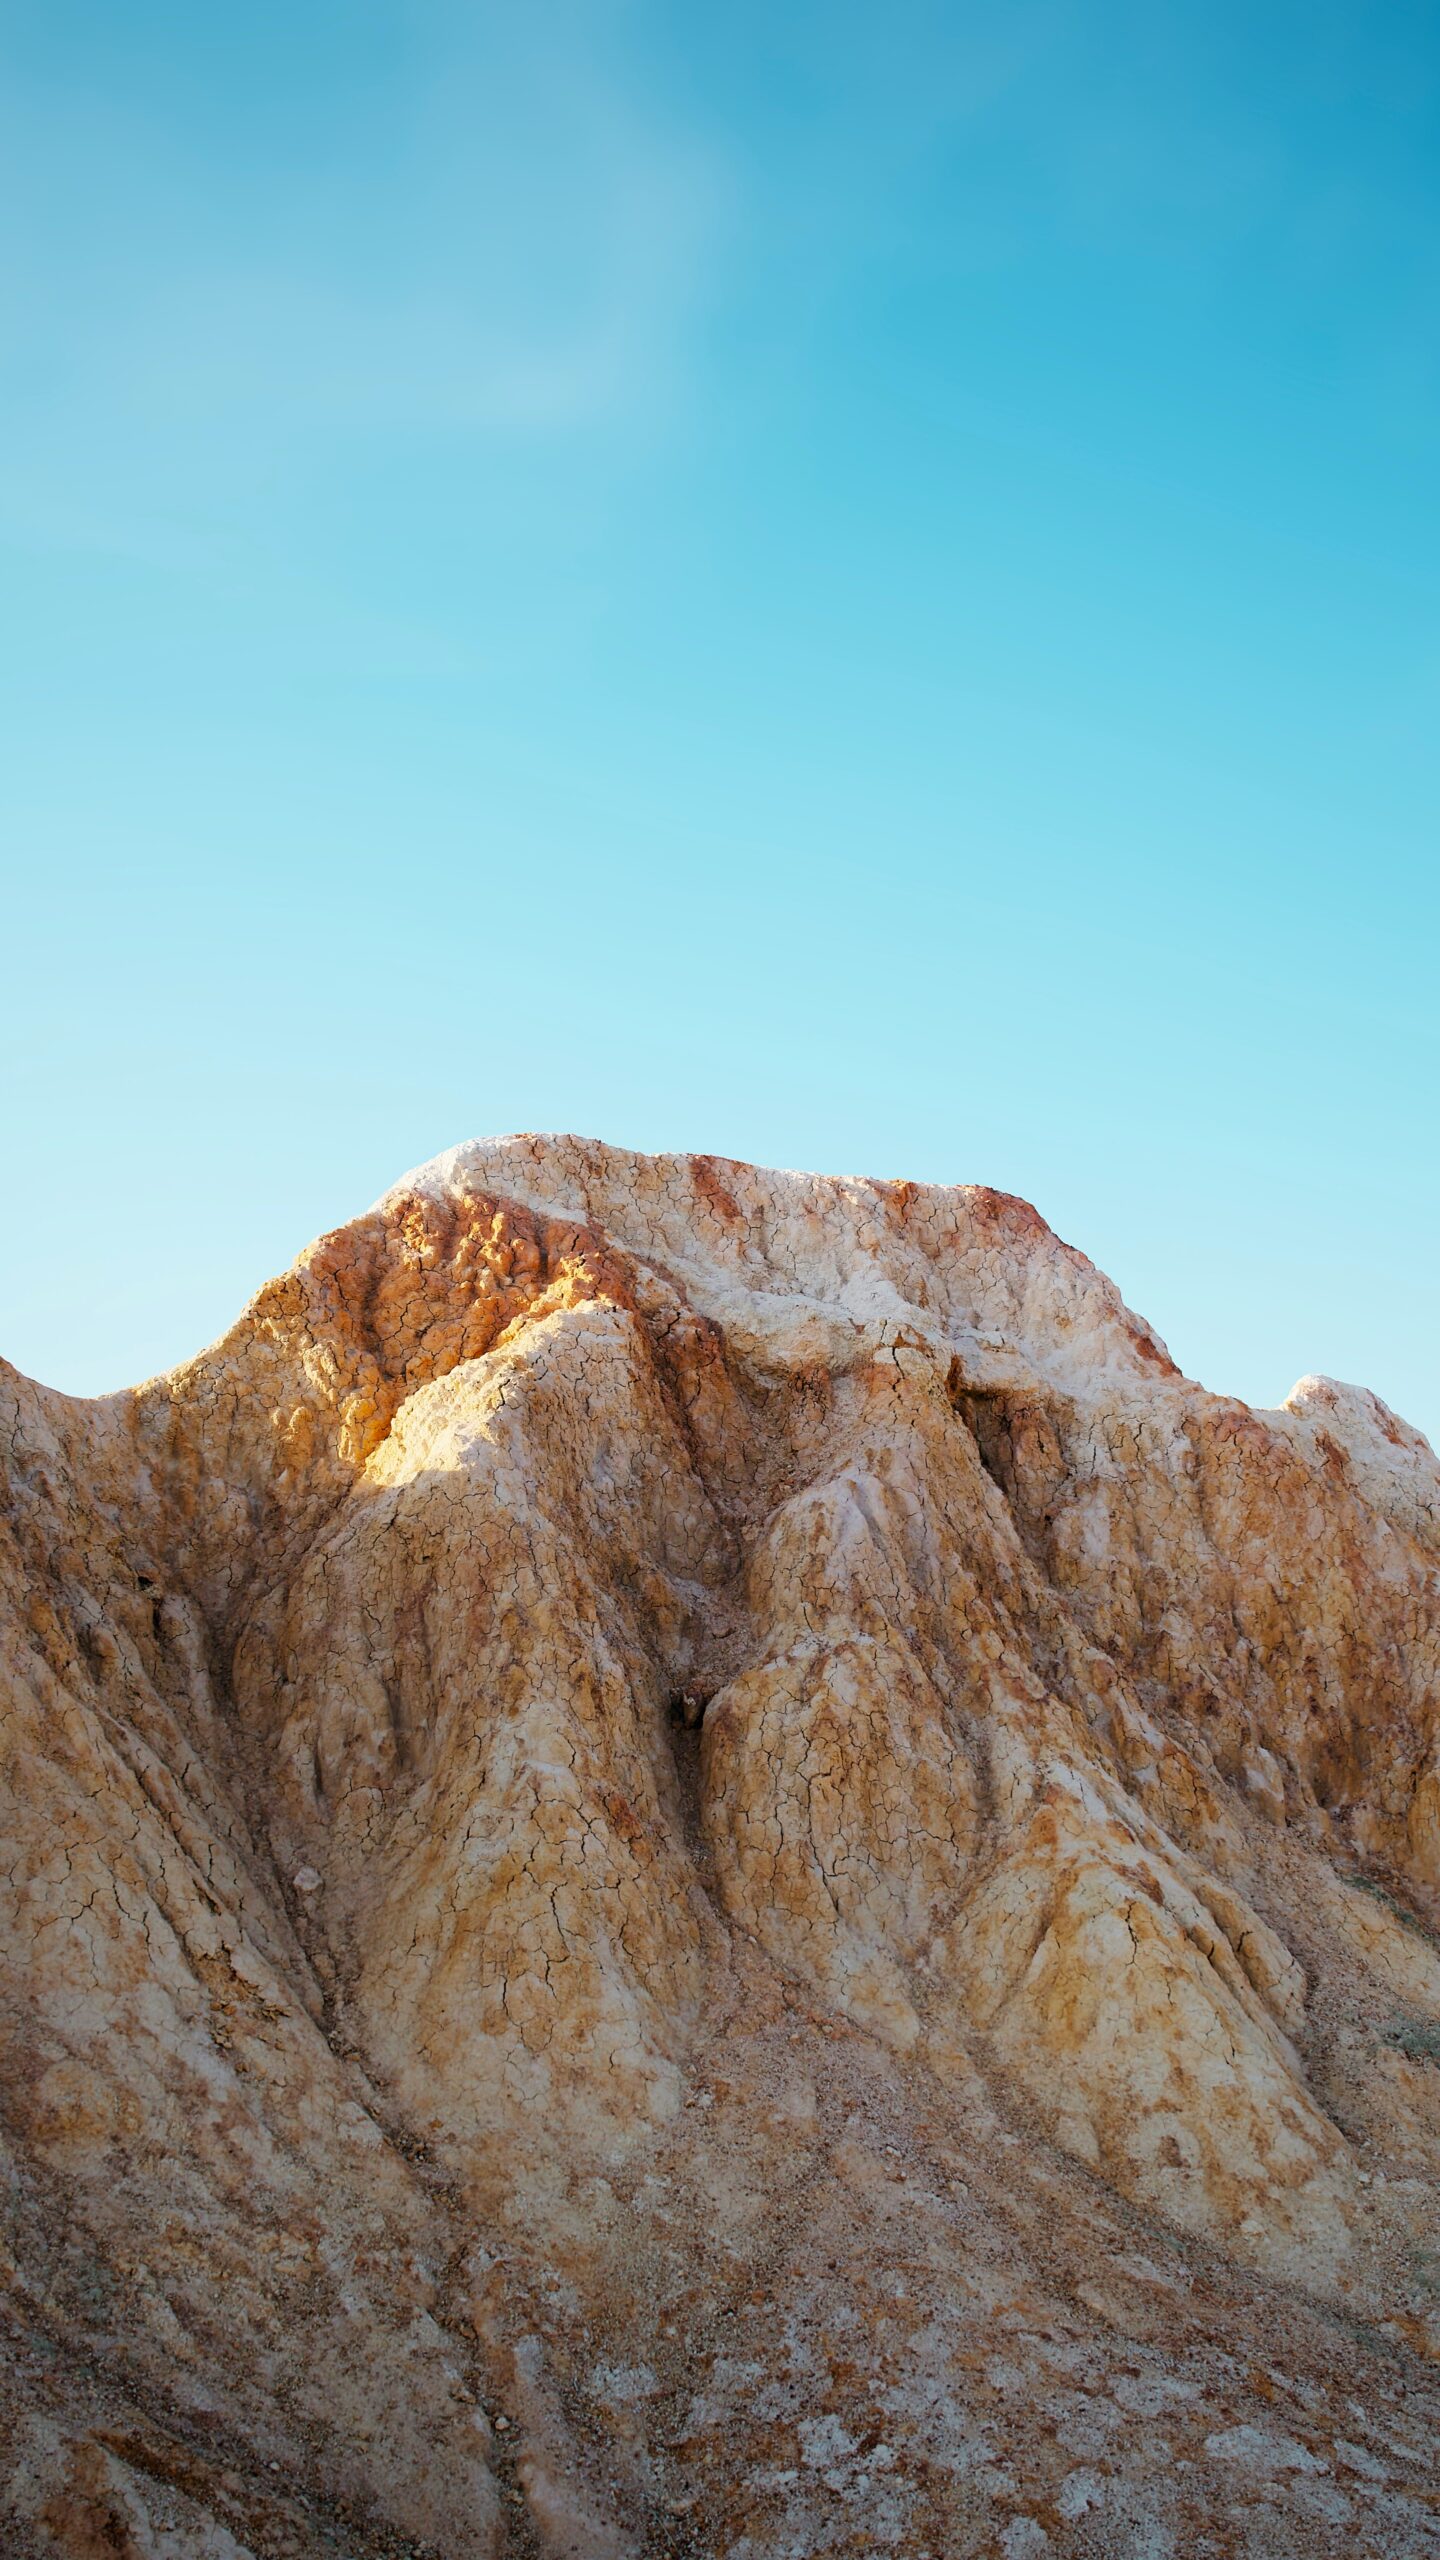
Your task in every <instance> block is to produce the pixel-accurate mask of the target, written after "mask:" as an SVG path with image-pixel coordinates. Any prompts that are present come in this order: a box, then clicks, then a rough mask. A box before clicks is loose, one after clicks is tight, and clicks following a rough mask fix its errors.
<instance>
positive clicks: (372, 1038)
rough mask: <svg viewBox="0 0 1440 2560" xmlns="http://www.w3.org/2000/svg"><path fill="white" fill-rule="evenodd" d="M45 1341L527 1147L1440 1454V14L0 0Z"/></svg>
mask: <svg viewBox="0 0 1440 2560" xmlns="http://www.w3.org/2000/svg"><path fill="white" fill-rule="evenodd" d="M0 219H3V230H4V239H5V244H6V248H5V257H4V261H3V264H0V390H3V428H0V544H3V559H0V584H3V599H4V601H3V621H4V636H3V667H0V679H3V683H0V695H3V706H4V707H3V724H4V739H3V753H0V824H3V831H4V833H3V841H4V846H5V849H6V870H7V876H8V886H7V888H6V892H5V898H4V905H3V910H0V912H3V917H4V948H5V955H6V964H7V965H6V969H5V1006H4V1014H3V1031H0V1038H3V1076H4V1089H5V1103H4V1110H3V1113H0V1146H3V1164H0V1177H3V1187H0V1198H3V1200H4V1204H5V1208H4V1223H3V1234H0V1349H3V1351H4V1352H5V1353H6V1354H7V1355H8V1356H9V1357H10V1358H11V1359H12V1360H14V1361H16V1362H17V1363H18V1364H19V1365H20V1366H22V1367H23V1368H25V1369H27V1370H28V1371H30V1372H32V1373H33V1374H35V1375H38V1376H39V1377H41V1378H43V1379H45V1380H47V1381H49V1382H50V1383H52V1384H55V1385H58V1386H62V1387H66V1388H69V1389H72V1390H75V1391H83V1392H91V1391H96V1390H100V1389H106V1388H110V1387H114V1386H118V1385H120V1384H122V1383H125V1382H127V1381H129V1380H132V1379H134V1378H137V1377H139V1376H141V1375H143V1374H145V1373H146V1372H148V1371H151V1370H154V1369H156V1368H158V1367H161V1366H164V1365H168V1364H169V1363H171V1362H173V1361H175V1360H177V1359H179V1358H181V1357H182V1356H184V1355H186V1354H188V1353H189V1352H191V1351H192V1350H194V1349H197V1348H198V1347H199V1346H200V1345H201V1343H202V1342H204V1341H205V1340H206V1339H207V1338H209V1337H211V1336H212V1335H213V1334H215V1333H216V1332H217V1331H219V1330H220V1329H221V1328H222V1327H223V1326H224V1325H225V1324H226V1323H227V1322H228V1321H229V1319H230V1318H231V1317H232V1316H233V1315H234V1314H235V1313H236V1312H237V1311H238V1309H239V1307H240V1306H241V1304H242V1303H243V1302H244V1300H245V1299H246V1297H247V1296H248V1295H249V1294H250V1292H251V1291H252V1290H253V1289H254V1288H255V1287H257V1286H258V1285H259V1283H260V1282H261V1281H262V1280H263V1279H265V1278H266V1277H267V1276H268V1275H269V1274H270V1273H271V1272H272V1271H274V1270H276V1269H278V1268H280V1267H282V1266H283V1265H284V1264H285V1263H286V1262H288V1261H289V1260H290V1259H291V1257H292V1256H293V1254H294V1253H295V1252H296V1250H297V1249H298V1248H299V1247H300V1246H301V1245H303V1244H304V1243H305V1241H306V1240H307V1239H308V1237H309V1236H311V1235H312V1234H313V1233H315V1232H316V1231H318V1230H319V1229H321V1228H323V1227H325V1226H328V1225H331V1224H334V1223H336V1222H337V1221H339V1220H340V1219H342V1218H344V1217H347V1216H349V1215H351V1214H353V1213H354V1212H356V1211H358V1210H359V1209H361V1208H362V1207H363V1206H364V1205H365V1204H366V1203H367V1202H368V1201H369V1200H370V1199H371V1198H372V1197H373V1196H374V1195H375V1194H376V1193H378V1192H379V1191H380V1190H381V1189H383V1188H384V1187H385V1186H386V1185H388V1184H389V1183H390V1182H391V1181H392V1180H394V1179H395V1178H396V1177H397V1176H398V1175H399V1174H400V1173H401V1172H402V1171H403V1170H404V1169H405V1168H406V1167H407V1166H408V1165H410V1164H413V1163H415V1162H416V1161H418V1160H420V1159H423V1158H425V1157H427V1156H429V1155H431V1154H433V1153H434V1152H435V1151H436V1150H438V1149H439V1148H441V1147H443V1146H446V1145H448V1144H450V1143H451V1142H453V1141H455V1140H457V1139H460V1138H464V1137H467V1136H470V1135H474V1134H480V1133H490V1132H499V1131H504V1130H509V1129H516V1128H538V1129H545V1128H551V1129H576V1130H579V1131H581V1132H584V1133H586V1134H589V1135H593V1136H602V1137H606V1138H609V1139H612V1140H614V1141H617V1142H620V1143H623V1144H628V1145H635V1146H641V1147H683V1148H696V1149H705V1150H709V1151H712V1152H715V1153H718V1154H730V1155H739V1156H745V1157H751V1158H755V1159H758V1160H760V1161H763V1162H767V1163H779V1164H789V1165H799V1166H806V1167H813V1168H818V1169H821V1170H825V1171H836V1172H839V1171H856V1172H872V1173H879V1174H906V1175H910V1176H914V1177H920V1178H926V1179H937V1180H965V1181H982V1182H988V1183H993V1184H995V1185H997V1186H999V1187H1001V1188H1004V1189H1007V1190H1013V1191H1019V1192H1021V1193H1023V1194H1025V1195H1026V1196H1027V1197H1029V1198H1031V1199H1033V1200H1034V1201H1035V1202H1036V1203H1037V1205H1038V1206H1039V1207H1040V1208H1041V1209H1042V1210H1043V1212H1044V1214H1045V1215H1046V1216H1047V1217H1048V1218H1049V1219H1050V1220H1051V1222H1052V1224H1054V1225H1055V1226H1056V1227H1057V1228H1058V1229H1059V1230H1060V1232H1061V1233H1062V1234H1063V1235H1065V1236H1066V1237H1067V1238H1068V1239H1069V1240H1071V1241H1072V1242H1074V1243H1076V1244H1079V1245H1080V1246H1082V1247H1083V1248H1084V1249H1085V1250H1086V1251H1087V1252H1088V1253H1090V1254H1091V1255H1092V1256H1093V1257H1094V1258H1095V1259H1096V1260H1097V1261H1098V1262H1100V1263H1101V1264H1102V1265H1103V1266H1104V1267H1105V1268H1106V1269H1107V1270H1109V1271H1110V1272H1111V1273H1112V1274H1113V1275H1114V1277H1115V1278H1116V1279H1117V1280H1118V1281H1119V1283H1120V1285H1121V1287H1122V1288H1123V1289H1124V1291H1125V1293H1126V1295H1127V1296H1128V1297H1129V1298H1130V1300H1131V1302H1132V1303H1133V1304H1135V1305H1136V1306H1138V1307H1139V1308H1140V1309H1142V1310H1143V1312H1144V1313H1145V1314H1146V1315H1147V1316H1148V1317H1150V1318H1151V1320H1152V1321H1153V1322H1154V1323H1155V1324H1156V1325H1157V1327H1158V1328H1159V1330H1160V1332H1161V1333H1162V1334H1163V1335H1164V1336H1165V1337H1166V1339H1167V1340H1168V1342H1169V1344H1170V1347H1171V1349H1172V1351H1173V1352H1174V1354H1175V1356H1176V1357H1177V1358H1178V1359H1179V1360H1180V1361H1181V1362H1182V1364H1183V1365H1184V1366H1185V1367H1186V1368H1187V1369H1189V1370H1190V1371H1191V1372H1192V1373H1194V1374H1197V1375H1198V1376H1200V1377H1202V1378H1203V1379H1204V1380H1205V1381H1206V1383H1207V1384H1209V1385H1211V1386H1213V1387H1216V1388H1220V1389H1224V1390H1226V1391H1229V1392H1234V1393H1238V1394H1241V1395H1244V1396H1245V1397H1247V1398H1249V1399H1251V1400H1252V1401H1256V1402H1267V1403H1268V1402H1274V1401H1276V1400H1278V1399H1279V1398H1280V1397H1282V1396H1283V1395H1284V1394H1285V1393H1286V1391H1287V1390H1288V1388H1289V1387H1290V1385H1291V1384H1292V1382H1293V1380H1294V1379H1295V1378H1296V1377H1297V1375H1299V1374H1300V1373H1301V1372H1302V1371H1305V1370H1310V1369H1320V1370H1326V1371H1330V1372H1332V1373H1334V1374H1337V1375H1340V1376H1342V1377H1348V1378H1356V1379H1360V1380H1363V1381H1364V1382H1366V1383H1368V1384H1370V1385H1373V1386H1374V1387H1375V1388H1376V1389H1377V1390H1378V1391H1379V1392H1380V1393H1381V1394H1382V1395H1384V1396H1385V1397H1387V1398H1388V1399H1389V1400H1390V1401H1391V1402H1392V1403H1394V1404H1395V1405H1397V1406H1398V1407H1399V1408H1400V1409H1401V1410H1402V1411H1403V1412H1405V1413H1406V1414H1408V1415H1409V1417H1410V1418H1411V1419H1412V1420H1414V1421H1415V1422H1417V1423H1418V1424H1420V1426H1421V1427H1422V1428H1426V1429H1428V1430H1429V1431H1430V1433H1431V1435H1432V1437H1433V1436H1435V1435H1436V1434H1437V1432H1440V1350H1437V1340H1440V1327H1437V1324H1436V1303H1435V1299H1436V1292H1435V1271H1436V1264H1437V1242H1440V1235H1437V1228H1440V1215H1437V1206H1436V1197H1437V1186H1436V1170H1437V1168H1436V1147H1435V1125H1436V1102H1437V1085H1440V1078H1437V1046H1440V1040H1437V1006H1436V1001H1435V974H1436V953H1437V925H1440V891H1437V884H1436V817H1437V798H1440V794H1437V766H1440V749H1437V739H1440V719H1437V711H1440V608H1437V592H1440V590H1437V577H1436V573H1437V567H1440V556H1437V555H1440V506H1437V490H1440V471H1437V441H1440V331H1437V318H1440V16H1437V12H1436V9H1435V7H1434V6H1433V5H1428V6H1417V5H1408V0H1392V5H1390V6H1387V7H1386V8H1384V9H1375V8H1374V7H1370V6H1363V5H1339V6H1334V5H1331V6H1327V5H1324V0H1320V4H1319V5H1316V0H1307V5H1305V6H1304V7H1301V6H1299V5H1289V0H1260V5H1256V0H1243V5H1240V0H1219V4H1218V5H1216V0H1206V5H1204V6H1202V5H1200V0H1192V4H1191V5H1184V6H1167V5H1166V4H1165V0H1147V5H1144V6H1139V5H1135V6H1122V5H1117V0H1083V4H1082V5H1076V6H1067V5H1063V0H1054V4H1053V5H1049V4H1047V0H1016V5H1014V6H1012V7H1009V8H1006V9H1004V10H995V9H993V8H983V9H982V8H980V7H978V6H974V7H972V6H968V5H948V6H938V5H937V6H926V5H920V0H890V5H888V6H887V7H885V8H883V9H880V8H876V7H874V6H872V5H866V6H852V5H848V0H827V5H825V6H823V7H822V6H807V5H804V4H803V0H796V5H785V4H784V0H782V5H779V6H776V5H773V0H766V5H764V6H761V5H758V0H730V5H727V6H726V7H723V8H714V7H710V6H704V7H702V6H699V5H691V4H690V0H672V5H669V6H660V5H649V0H629V4H628V5H613V0H587V4H586V5H579V0H576V4H575V5H570V4H569V0H546V5H545V6H544V7H536V6H535V5H533V0H528V5H516V6H509V5H506V6H494V5H489V4H488V0H470V5H468V6H461V5H449V4H448V0H283V5H282V0H246V5H245V6H244V7H238V6H223V5H222V6H220V7H210V8H196V7H194V6H193V5H186V6H181V5H179V4H178V0H127V4H126V6H125V7H124V8H123V9H117V8H115V7H114V6H113V5H110V4H109V0H0Z"/></svg>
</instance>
